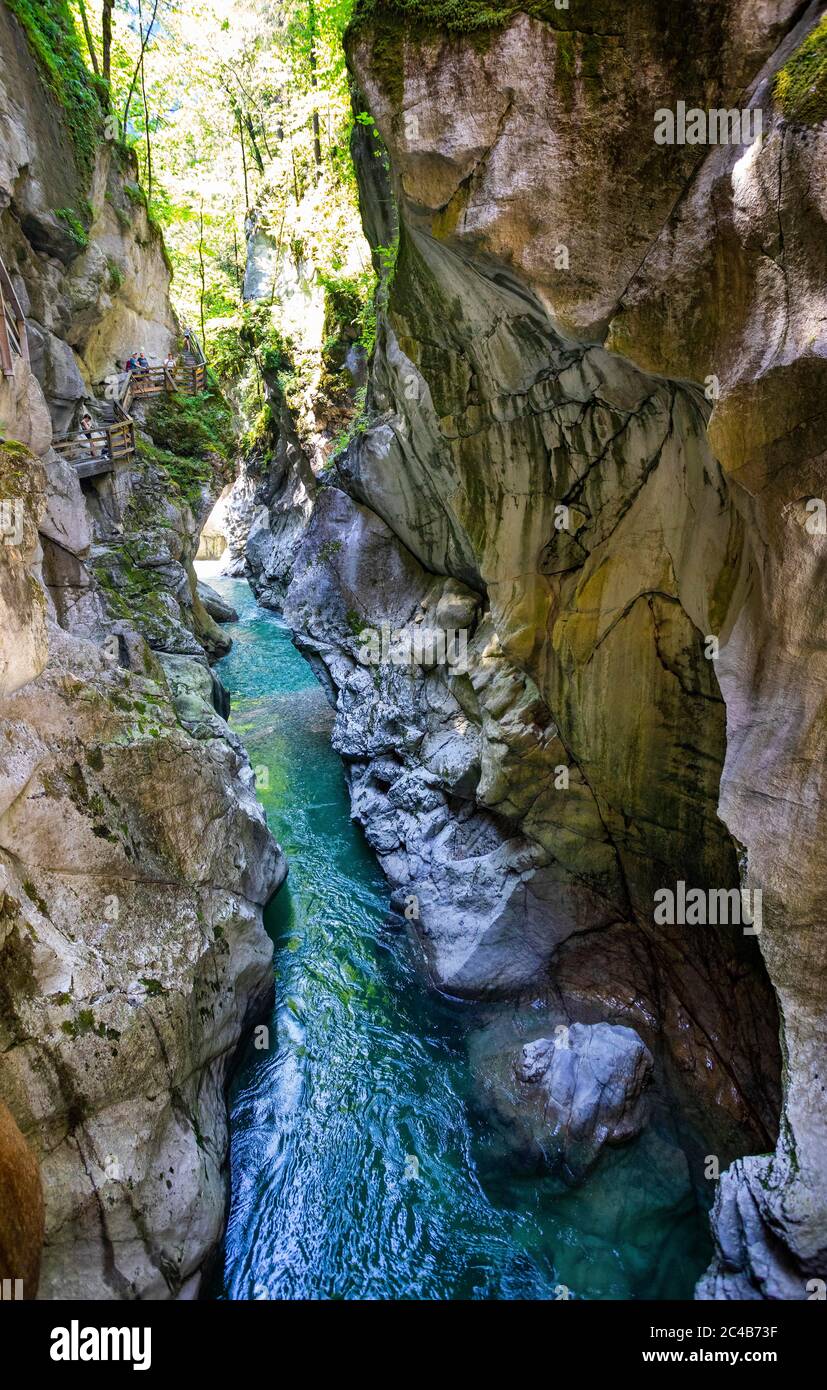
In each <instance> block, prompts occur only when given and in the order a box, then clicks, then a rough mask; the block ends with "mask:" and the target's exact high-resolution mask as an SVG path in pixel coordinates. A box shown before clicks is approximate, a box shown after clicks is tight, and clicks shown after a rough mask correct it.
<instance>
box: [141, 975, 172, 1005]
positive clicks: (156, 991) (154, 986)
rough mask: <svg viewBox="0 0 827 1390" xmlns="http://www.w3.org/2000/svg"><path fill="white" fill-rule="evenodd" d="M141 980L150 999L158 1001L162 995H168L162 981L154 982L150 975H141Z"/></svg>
mask: <svg viewBox="0 0 827 1390" xmlns="http://www.w3.org/2000/svg"><path fill="white" fill-rule="evenodd" d="M140 980H141V984H142V985H143V987H144V989H145V990H146V992H147V994H148V995H149V996H150V998H152V999H157V998H158V996H159V995H160V994H166V990H165V989H164V986H163V985H162V984H161V981H160V980H153V979H152V978H151V976H149V975H141V977H140Z"/></svg>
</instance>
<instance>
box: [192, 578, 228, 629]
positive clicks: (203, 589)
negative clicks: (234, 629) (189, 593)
mask: <svg viewBox="0 0 827 1390" xmlns="http://www.w3.org/2000/svg"><path fill="white" fill-rule="evenodd" d="M196 593H197V595H198V598H199V599H200V600H201V602H202V603H203V605H204V607H205V608H206V610H207V612H208V613H209V615H210V617H211V618H213V619H214V621H215V622H217V623H236V622H238V613H237V612H236V610H235V609H234V608H233V605H232V604H231V603H228V602H227V600H226V599H223V598H222V597H221V595H220V594H219V593H216V591H215V589H212V588H211V587H210V585H209V584H205V583H204V580H203V579H199V580H198V584H197V586H196Z"/></svg>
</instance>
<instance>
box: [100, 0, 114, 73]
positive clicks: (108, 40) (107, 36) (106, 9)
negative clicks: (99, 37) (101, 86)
mask: <svg viewBox="0 0 827 1390" xmlns="http://www.w3.org/2000/svg"><path fill="white" fill-rule="evenodd" d="M114 4H115V0H103V9H102V11H101V28H102V31H103V77H104V81H106V82H108V81H109V78H110V76H111V73H112V9H113V7H114Z"/></svg>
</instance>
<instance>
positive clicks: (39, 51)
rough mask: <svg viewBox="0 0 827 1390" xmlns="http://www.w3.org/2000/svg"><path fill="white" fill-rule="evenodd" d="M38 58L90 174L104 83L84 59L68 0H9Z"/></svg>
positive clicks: (81, 168) (105, 97) (82, 166)
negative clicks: (96, 76)
mask: <svg viewBox="0 0 827 1390" xmlns="http://www.w3.org/2000/svg"><path fill="white" fill-rule="evenodd" d="M7 3H8V7H9V9H10V10H11V12H12V14H13V15H14V16H15V18H16V19H17V20H18V21H19V23H20V24H21V26H22V28H23V31H24V33H25V35H26V39H27V41H28V44H29V47H30V49H31V51H32V53H33V54H34V57H35V59H36V60H37V65H38V68H39V69H40V74H41V77H42V79H43V83H44V85H45V86H46V87H47V88H48V90H49V91H50V92H51V94H52V96H53V97H54V98H55V100H56V101H57V102H58V104H59V106H60V107H61V108H62V111H63V118H64V121H65V123H66V129H67V131H68V133H69V136H70V138H71V141H72V145H73V148H74V153H75V162H76V164H77V166H78V171H79V173H80V174H81V175H82V176H83V178H84V179H88V177H89V175H90V174H91V172H92V167H93V165H94V161H95V150H96V148H97V145H98V142H99V139H100V134H101V115H102V111H103V110H104V109H105V108H106V107H107V105H108V91H107V88H106V85H105V84H104V83H103V82H102V81H101V80H100V79H96V78H95V77H94V76H93V75H92V73H90V72H89V70H88V69H87V67H86V64H85V63H84V61H83V56H82V52H81V47H80V43H79V42H78V36H77V31H76V29H75V25H74V22H73V19H72V12H71V10H70V8H69V4H68V0H7Z"/></svg>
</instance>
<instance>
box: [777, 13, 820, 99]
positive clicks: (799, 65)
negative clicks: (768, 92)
mask: <svg viewBox="0 0 827 1390" xmlns="http://www.w3.org/2000/svg"><path fill="white" fill-rule="evenodd" d="M772 91H773V97H774V98H775V102H776V105H777V106H778V108H779V110H780V111H782V112H783V114H784V115H785V116H786V117H787V119H788V120H790V121H795V122H797V123H798V124H799V125H820V124H821V122H822V121H827V15H825V16H824V17H823V19H822V20H821V21H820V22H819V23H818V24H817V25H816V27H815V29H813V30H812V32H811V33H809V34H808V35H807V37H806V39H805V40H804V42H803V43H802V44H801V45H800V46H799V47H798V48H797V49H796V50H795V53H793V54H792V56H791V57H790V58H788V59H787V62H786V63H785V64H784V66H783V68H781V70H780V72H778V73H777V74H776V78H775V82H774V83H773V89H772Z"/></svg>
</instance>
